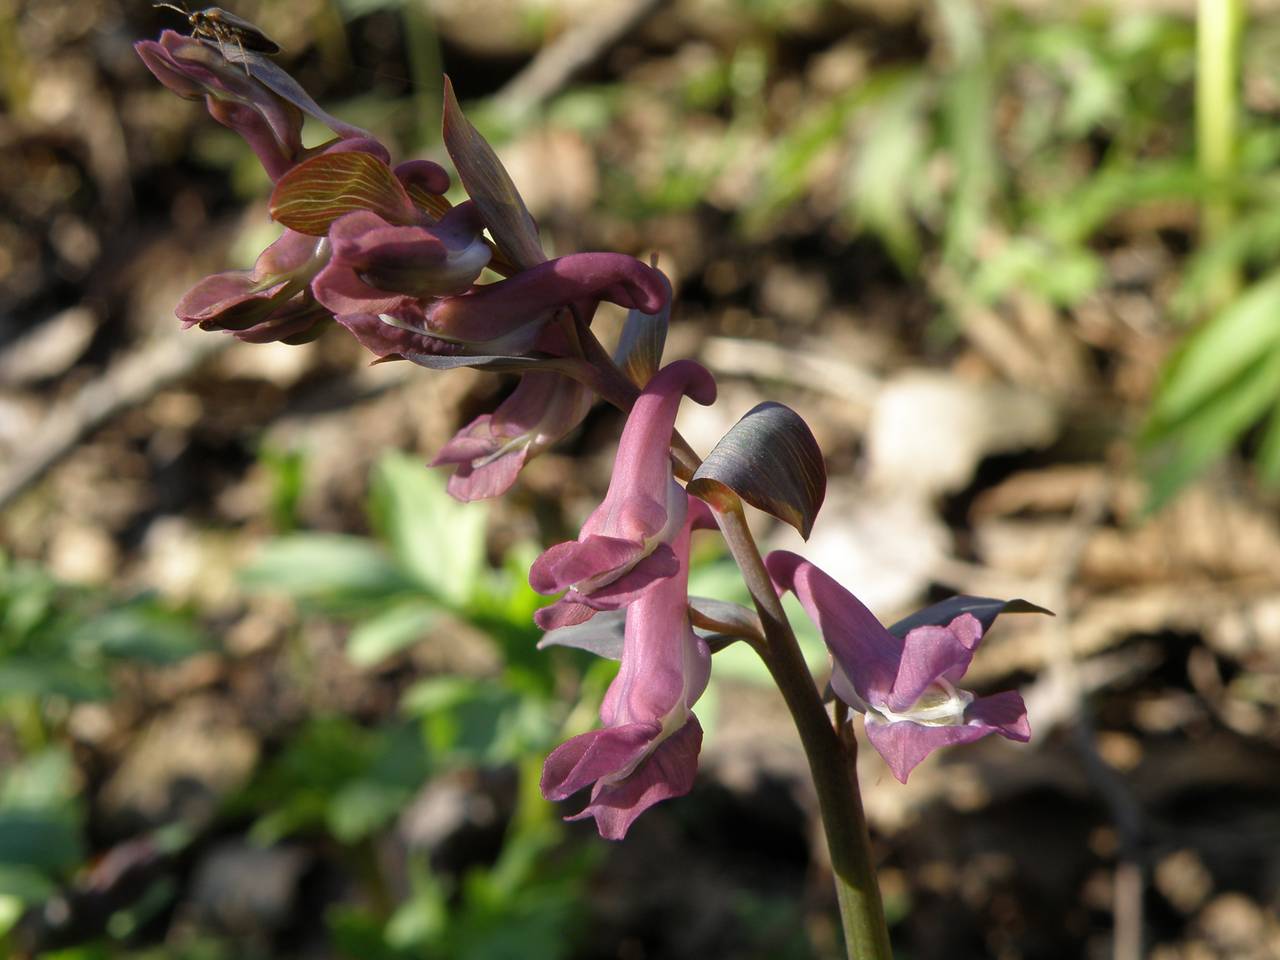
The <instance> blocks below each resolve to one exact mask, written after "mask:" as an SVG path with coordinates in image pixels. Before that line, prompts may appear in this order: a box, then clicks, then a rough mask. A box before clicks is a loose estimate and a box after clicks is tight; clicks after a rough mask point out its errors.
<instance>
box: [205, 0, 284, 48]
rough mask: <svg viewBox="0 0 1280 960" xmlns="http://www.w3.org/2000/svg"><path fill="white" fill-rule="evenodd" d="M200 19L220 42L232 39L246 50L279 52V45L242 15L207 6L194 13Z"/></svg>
mask: <svg viewBox="0 0 1280 960" xmlns="http://www.w3.org/2000/svg"><path fill="white" fill-rule="evenodd" d="M195 16H197V17H199V18H200V20H201V26H202V28H203V29H205V30H207V31H208V32H209V33H211V34H213V35H214V36H215V37H216V38H217V39H218V40H219V41H220V42H222V43H229V42H231V41H232V40H234V41H235V42H237V43H239V44H240V45H241V46H243V47H244V48H245V49H246V50H253V51H255V52H257V53H279V52H280V45H279V44H277V43H276V42H275V41H274V40H272V39H271V38H270V37H268V36H267V35H266V34H265V33H263V32H262V30H261V29H260V28H258V27H257V26H255V25H254V24H252V23H250V22H249V21H248V20H246V19H245V18H244V17H237V16H236V15H235V14H234V13H229V12H228V11H226V10H223V9H222V8H221V7H207V8H205V9H204V10H201V11H199V12H198V13H196V14H195Z"/></svg>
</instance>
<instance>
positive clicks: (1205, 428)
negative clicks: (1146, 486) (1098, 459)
mask: <svg viewBox="0 0 1280 960" xmlns="http://www.w3.org/2000/svg"><path fill="white" fill-rule="evenodd" d="M1277 395H1280V349H1273V350H1272V351H1271V353H1270V354H1268V355H1266V356H1263V357H1260V358H1258V360H1257V361H1256V362H1255V363H1254V364H1253V365H1252V366H1250V367H1249V368H1248V369H1247V370H1245V371H1244V372H1243V373H1242V374H1241V376H1240V377H1239V378H1238V379H1237V380H1234V381H1232V382H1230V383H1228V384H1226V385H1224V386H1223V387H1221V388H1220V389H1219V390H1218V392H1217V393H1216V394H1215V395H1214V396H1212V397H1211V398H1209V400H1208V401H1207V402H1205V403H1204V404H1203V405H1202V406H1201V407H1200V408H1199V409H1197V410H1195V411H1194V412H1193V413H1192V414H1190V415H1189V416H1187V417H1185V418H1184V419H1183V420H1182V421H1181V422H1180V423H1178V424H1177V426H1176V427H1167V428H1164V429H1163V430H1162V432H1161V433H1160V434H1159V435H1158V436H1157V437H1156V439H1155V440H1154V441H1149V443H1148V447H1147V451H1146V454H1145V457H1144V459H1145V461H1146V467H1147V472H1148V476H1149V478H1150V483H1151V493H1150V502H1149V503H1148V508H1149V509H1156V508H1158V507H1160V506H1161V505H1163V504H1164V503H1166V502H1167V501H1168V500H1169V499H1170V498H1171V497H1173V495H1174V494H1175V493H1177V492H1178V491H1179V490H1180V489H1181V488H1182V487H1183V486H1184V485H1185V484H1187V483H1188V482H1189V481H1191V480H1192V479H1194V478H1195V477H1196V476H1197V475H1198V474H1199V473H1200V472H1201V471H1202V470H1204V469H1205V468H1206V467H1207V466H1208V465H1209V464H1211V463H1212V462H1213V461H1214V460H1216V459H1218V458H1219V457H1221V456H1222V455H1223V454H1224V453H1226V451H1227V450H1228V449H1229V448H1230V446H1231V444H1232V443H1233V442H1234V441H1235V440H1236V438H1237V437H1239V436H1240V434H1241V433H1242V432H1243V431H1244V430H1245V429H1246V428H1247V427H1249V426H1250V425H1251V424H1252V423H1253V422H1254V421H1256V420H1257V419H1258V418H1259V417H1260V416H1262V414H1263V413H1264V412H1265V411H1266V409H1267V407H1268V406H1270V405H1271V404H1273V403H1275V402H1276V399H1277Z"/></svg>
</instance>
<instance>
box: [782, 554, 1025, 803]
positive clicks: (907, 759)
mask: <svg viewBox="0 0 1280 960" xmlns="http://www.w3.org/2000/svg"><path fill="white" fill-rule="evenodd" d="M765 566H766V567H767V568H768V570H769V576H770V577H772V578H773V582H774V585H775V586H776V587H777V588H778V590H779V591H782V590H791V591H792V592H794V593H795V595H796V597H797V598H798V599H799V600H800V603H801V605H802V606H803V607H804V609H805V612H806V613H808V615H809V619H811V620H812V621H813V622H814V623H815V624H816V625H817V627H818V629H819V630H820V631H821V632H822V637H823V640H825V641H826V644H827V647H828V648H829V649H830V651H831V656H832V660H833V661H834V665H833V670H832V674H831V689H832V690H833V691H835V694H836V696H838V697H839V698H840V699H841V700H843V701H844V702H845V703H847V704H849V705H850V706H851V707H853V708H854V709H856V710H859V711H862V712H863V714H864V723H865V725H866V731H867V739H868V740H869V741H870V742H871V745H872V746H873V747H875V748H876V750H877V751H878V752H879V754H880V755H881V756H882V757H884V759H885V762H886V763H887V764H888V765H889V769H890V770H891V771H893V775H894V776H895V777H897V778H898V779H899V780H901V781H902V782H903V783H906V781H907V775H908V774H909V773H910V772H911V770H912V769H913V768H914V767H915V766H916V765H917V764H918V763H920V761H922V760H923V759H924V758H925V757H927V756H928V755H929V754H930V753H932V752H933V751H934V750H936V749H938V748H939V747H945V746H950V745H952V744H957V743H971V742H973V741H974V740H979V739H981V738H982V737H985V736H987V734H990V733H998V734H1000V735H1001V736H1003V737H1007V738H1008V739H1010V740H1020V741H1024V742H1025V741H1027V740H1029V739H1031V727H1030V725H1029V724H1028V723H1027V710H1026V707H1025V706H1024V705H1023V702H1022V697H1021V696H1020V695H1019V694H1018V693H1017V692H1016V691H1012V690H1008V691H1005V692H1003V693H997V694H993V695H991V696H987V697H975V696H974V695H973V694H972V693H970V692H969V691H968V690H962V689H960V688H959V687H957V686H956V684H957V683H959V681H960V679H961V677H963V676H964V673H965V671H966V670H967V669H968V668H969V662H970V660H972V659H973V653H974V650H976V649H977V647H978V643H979V642H980V641H981V640H982V623H981V622H980V621H979V620H978V618H977V617H975V616H973V615H972V614H969V613H963V614H961V615H960V616H958V617H956V618H955V619H953V620H952V621H951V622H950V623H948V624H947V625H946V626H922V627H916V628H915V629H914V630H911V631H910V632H908V633H907V635H906V637H905V638H902V639H899V638H898V637H896V636H894V635H893V634H892V633H890V632H889V631H888V630H886V629H885V628H884V627H883V626H882V625H881V623H880V621H879V620H877V619H876V618H875V616H874V615H873V614H872V613H871V611H870V610H868V609H867V608H866V607H865V606H864V605H863V604H862V601H860V600H859V599H858V598H857V597H855V596H854V595H853V594H852V593H850V592H849V591H848V590H846V589H844V587H842V586H840V584H838V583H836V581H835V580H833V579H831V577H829V576H827V575H826V574H825V573H823V572H822V571H821V570H819V569H818V568H817V567H815V566H814V565H813V564H812V563H810V562H809V561H807V560H805V559H804V558H802V557H800V556H797V555H796V554H794V553H789V552H787V551H785V550H779V551H776V552H774V553H771V554H769V556H768V557H766V558H765Z"/></svg>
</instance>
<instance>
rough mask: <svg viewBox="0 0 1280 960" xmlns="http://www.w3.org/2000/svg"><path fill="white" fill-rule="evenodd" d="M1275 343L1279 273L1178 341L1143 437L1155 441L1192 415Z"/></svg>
mask: <svg viewBox="0 0 1280 960" xmlns="http://www.w3.org/2000/svg"><path fill="white" fill-rule="evenodd" d="M1278 345H1280V271H1277V272H1275V273H1272V274H1271V275H1270V276H1269V277H1267V278H1266V279H1265V280H1263V281H1261V282H1259V283H1257V284H1255V285H1254V286H1252V287H1251V288H1249V289H1248V290H1247V291H1245V293H1244V294H1243V295H1241V296H1240V297H1239V298H1238V299H1237V300H1235V301H1234V302H1233V303H1232V304H1231V305H1230V306H1228V307H1227V308H1226V309H1224V310H1223V311H1222V312H1221V313H1220V314H1218V315H1217V316H1216V317H1214V318H1213V319H1212V320H1210V321H1209V322H1208V323H1206V324H1205V325H1204V326H1203V327H1201V328H1200V329H1199V330H1198V331H1196V332H1195V333H1193V334H1191V336H1189V337H1187V339H1186V340H1184V341H1183V343H1182V345H1181V346H1180V347H1179V348H1178V349H1177V351H1176V352H1175V353H1174V355H1173V357H1172V358H1171V359H1170V360H1169V362H1168V363H1167V364H1166V366H1165V373H1164V376H1163V379H1162V382H1161V384H1160V387H1159V389H1158V391H1157V393H1156V396H1155V399H1154V401H1153V402H1152V409H1151V420H1150V423H1149V425H1148V427H1147V430H1146V433H1147V435H1148V436H1149V437H1159V436H1161V435H1164V434H1167V433H1168V431H1169V430H1171V429H1172V428H1173V427H1175V426H1177V425H1178V424H1180V423H1181V422H1182V421H1184V420H1186V419H1188V418H1190V417H1192V416H1194V415H1196V414H1197V412H1198V411H1199V410H1200V409H1201V408H1202V407H1203V406H1204V405H1206V404H1208V403H1209V402H1210V401H1211V400H1212V399H1213V397H1214V396H1215V395H1216V394H1218V393H1220V391H1222V390H1223V389H1224V388H1228V387H1230V385H1232V384H1238V383H1239V382H1240V381H1241V380H1242V378H1243V374H1244V373H1245V371H1246V369H1247V368H1248V367H1249V366H1250V365H1252V364H1256V363H1257V361H1258V360H1259V358H1260V357H1262V356H1264V355H1265V354H1267V353H1269V352H1271V351H1273V350H1275V349H1276V348H1277V346H1278Z"/></svg>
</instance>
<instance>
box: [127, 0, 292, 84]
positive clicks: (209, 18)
mask: <svg viewBox="0 0 1280 960" xmlns="http://www.w3.org/2000/svg"><path fill="white" fill-rule="evenodd" d="M152 6H153V7H156V8H157V9H159V8H161V7H163V8H165V9H167V10H176V11H178V13H180V14H182V15H183V16H184V17H186V18H187V23H189V24H190V25H191V35H192V36H193V37H203V38H205V39H208V40H213V41H214V42H216V43H218V44H219V45H227V44H235V45H236V46H237V47H239V48H240V58H241V62H242V63H244V72H245V73H246V74H247V73H248V72H249V60H248V55H247V54H246V53H245V51H246V50H252V51H253V52H255V53H279V52H280V45H279V44H277V43H276V42H275V41H274V40H272V39H271V38H270V37H268V36H267V35H266V34H265V33H263V32H262V30H261V29H259V28H258V27H256V26H255V25H254V24H252V23H250V22H249V21H248V20H246V19H244V18H243V17H237V16H236V15H235V14H234V13H228V12H227V11H226V10H223V9H222V8H221V7H205V8H204V9H203V10H188V9H187V8H186V7H180V6H178V5H177V4H174V3H154V4H152Z"/></svg>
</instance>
